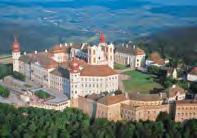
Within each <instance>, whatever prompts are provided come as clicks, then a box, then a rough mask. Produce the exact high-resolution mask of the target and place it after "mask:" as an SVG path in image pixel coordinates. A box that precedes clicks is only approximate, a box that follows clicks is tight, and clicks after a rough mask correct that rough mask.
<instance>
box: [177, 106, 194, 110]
mask: <svg viewBox="0 0 197 138" xmlns="http://www.w3.org/2000/svg"><path fill="white" fill-rule="evenodd" d="M177 110H194V111H197V106H190V107H177Z"/></svg>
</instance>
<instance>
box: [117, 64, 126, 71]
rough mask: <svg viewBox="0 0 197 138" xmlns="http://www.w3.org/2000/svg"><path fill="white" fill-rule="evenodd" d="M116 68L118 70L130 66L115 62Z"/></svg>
mask: <svg viewBox="0 0 197 138" xmlns="http://www.w3.org/2000/svg"><path fill="white" fill-rule="evenodd" d="M114 68H115V69H117V70H123V69H127V68H128V67H126V66H125V65H122V64H117V63H115V64H114Z"/></svg>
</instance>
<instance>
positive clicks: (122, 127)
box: [0, 104, 197, 138]
mask: <svg viewBox="0 0 197 138" xmlns="http://www.w3.org/2000/svg"><path fill="white" fill-rule="evenodd" d="M0 137H3V138H44V137H48V138H174V137H176V138H196V137H197V120H188V121H185V122H184V123H175V122H174V121H173V120H171V119H170V117H169V115H168V114H167V113H161V114H160V115H159V116H158V118H157V121H155V122H151V121H146V122H143V121H140V122H130V121H118V122H113V121H108V120H106V119H90V118H89V117H88V116H87V115H85V114H84V113H82V112H81V111H80V110H78V109H74V108H67V109H65V110H64V111H63V112H60V111H54V110H45V109H38V108H27V107H26V108H24V107H23V108H15V107H14V106H12V105H7V104H0Z"/></svg>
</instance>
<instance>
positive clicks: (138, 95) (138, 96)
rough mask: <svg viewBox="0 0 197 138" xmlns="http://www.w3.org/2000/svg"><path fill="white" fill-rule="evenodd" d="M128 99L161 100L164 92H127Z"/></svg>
mask: <svg viewBox="0 0 197 138" xmlns="http://www.w3.org/2000/svg"><path fill="white" fill-rule="evenodd" d="M128 96H129V99H130V100H136V101H161V100H163V98H165V97H166V95H165V94H162V97H161V95H160V94H141V93H129V94H128Z"/></svg>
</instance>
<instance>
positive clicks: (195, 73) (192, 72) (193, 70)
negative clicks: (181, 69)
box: [189, 67, 197, 75]
mask: <svg viewBox="0 0 197 138" xmlns="http://www.w3.org/2000/svg"><path fill="white" fill-rule="evenodd" d="M189 74H192V75H197V67H193V68H192V70H191V72H190V73H189Z"/></svg>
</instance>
